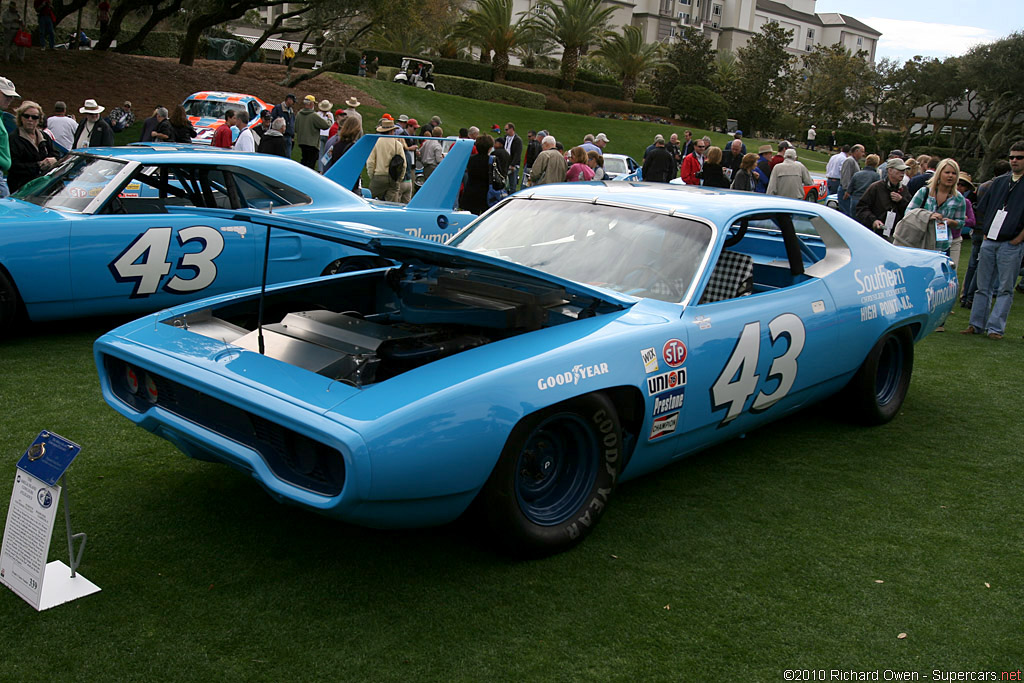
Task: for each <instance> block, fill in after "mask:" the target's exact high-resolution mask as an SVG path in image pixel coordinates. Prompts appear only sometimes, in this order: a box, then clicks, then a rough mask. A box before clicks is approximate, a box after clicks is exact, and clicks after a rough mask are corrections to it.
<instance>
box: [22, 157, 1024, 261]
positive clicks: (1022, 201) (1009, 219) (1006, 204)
mask: <svg viewBox="0 0 1024 683" xmlns="http://www.w3.org/2000/svg"><path fill="white" fill-rule="evenodd" d="M11 156H12V157H13V154H12V155H11ZM12 168H13V167H12ZM1011 180H1013V174H1011V173H1007V174H1006V175H1001V176H999V177H998V178H996V179H995V180H993V181H992V185H991V186H989V188H988V191H987V192H985V196H984V197H982V198H981V201H980V202H979V203H978V211H979V213H981V215H982V216H983V218H982V221H981V223H980V224H979V225H978V227H979V228H980V229H981V231H982V232H983V233H985V234H986V235H988V229H989V227H990V226H991V225H992V219H993V218H995V215H996V211H998V210H999V209H1005V210H1006V218H1005V219H1004V220H1003V227H1002V228H1001V229H1000V230H999V236H998V237H997V238H996V240H997V241H999V242H1005V241H1007V240H1012V239H1013V238H1014V237H1016V236H1017V233H1019V232H1020V231H1021V229H1022V228H1024V188H1020V187H1017V188H1012V186H1013V184H1012V183H1011V182H1010V181H1011ZM1017 183H1018V184H1020V183H1021V181H1020V180H1018V181H1017ZM1011 188H1012V192H1011Z"/></svg>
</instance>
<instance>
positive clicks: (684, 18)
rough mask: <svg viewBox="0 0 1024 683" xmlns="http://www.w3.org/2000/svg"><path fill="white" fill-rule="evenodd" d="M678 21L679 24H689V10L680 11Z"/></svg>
mask: <svg viewBox="0 0 1024 683" xmlns="http://www.w3.org/2000/svg"><path fill="white" fill-rule="evenodd" d="M679 23H680V24H689V23H690V13H689V12H680V13H679Z"/></svg>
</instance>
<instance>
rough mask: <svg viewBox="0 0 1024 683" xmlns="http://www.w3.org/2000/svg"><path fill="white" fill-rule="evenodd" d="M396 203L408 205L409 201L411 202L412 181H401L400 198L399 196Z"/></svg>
mask: <svg viewBox="0 0 1024 683" xmlns="http://www.w3.org/2000/svg"><path fill="white" fill-rule="evenodd" d="M398 201H400V202H402V203H403V204H408V203H409V202H410V201H412V181H411V180H403V181H402V186H401V196H400V198H399V200H398Z"/></svg>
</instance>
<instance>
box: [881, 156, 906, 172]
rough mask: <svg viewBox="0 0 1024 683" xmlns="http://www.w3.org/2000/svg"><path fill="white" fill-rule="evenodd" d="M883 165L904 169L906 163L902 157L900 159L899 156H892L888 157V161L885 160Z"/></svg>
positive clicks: (898, 169)
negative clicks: (891, 157)
mask: <svg viewBox="0 0 1024 683" xmlns="http://www.w3.org/2000/svg"><path fill="white" fill-rule="evenodd" d="M885 167H886V168H895V169H896V170H897V171H906V170H907V165H906V164H905V163H903V159H900V158H899V157H896V158H893V159H889V161H887V162H885Z"/></svg>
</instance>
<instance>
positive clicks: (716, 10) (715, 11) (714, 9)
mask: <svg viewBox="0 0 1024 683" xmlns="http://www.w3.org/2000/svg"><path fill="white" fill-rule="evenodd" d="M711 14H712V15H714V16H716V17H720V16H722V6H721V5H712V6H711Z"/></svg>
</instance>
